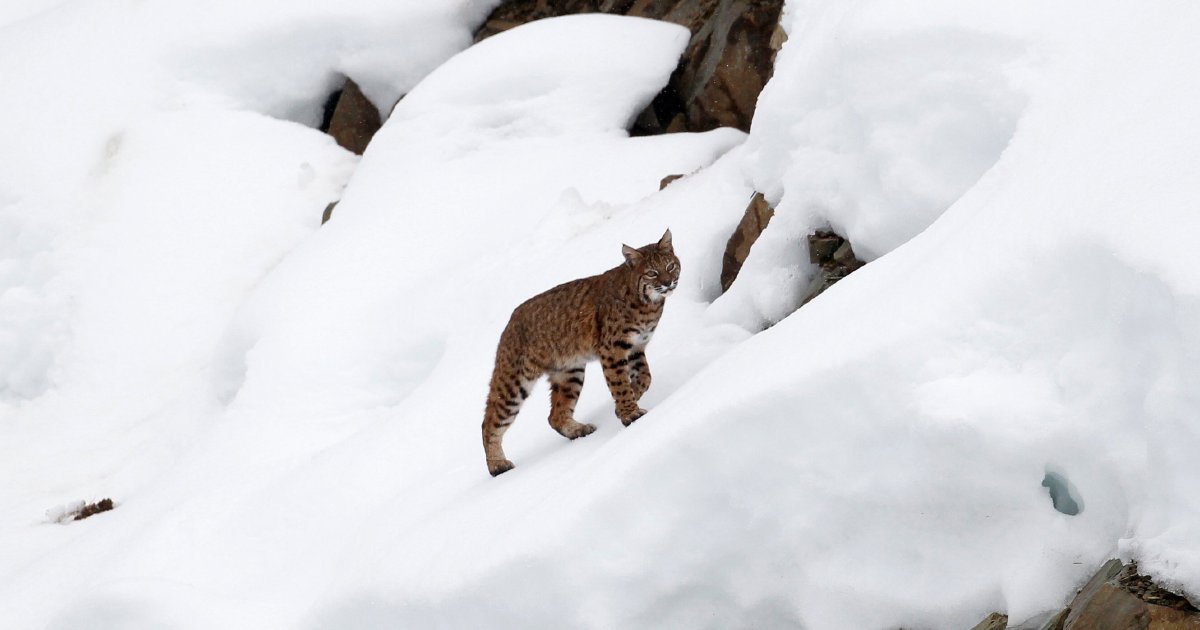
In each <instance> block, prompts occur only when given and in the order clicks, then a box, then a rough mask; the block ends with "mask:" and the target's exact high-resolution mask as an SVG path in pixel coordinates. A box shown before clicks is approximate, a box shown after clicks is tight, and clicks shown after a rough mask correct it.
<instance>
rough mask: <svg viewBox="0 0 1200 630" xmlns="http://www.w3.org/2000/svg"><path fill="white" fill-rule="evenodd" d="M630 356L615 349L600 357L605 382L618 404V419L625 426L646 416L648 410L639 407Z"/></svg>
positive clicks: (623, 351) (626, 351)
mask: <svg viewBox="0 0 1200 630" xmlns="http://www.w3.org/2000/svg"><path fill="white" fill-rule="evenodd" d="M629 354H630V353H629V351H628V350H624V349H621V348H618V347H613V348H609V349H608V350H607V352H605V353H603V354H602V355H601V356H600V365H601V366H602V367H603V368H604V380H605V381H606V382H607V383H608V391H609V392H611V393H612V397H613V401H615V402H616V403H617V417H618V418H620V419H621V424H623V425H625V426H629V425H630V424H633V421H634V420H637V419H638V418H641V417H642V416H644V415H645V414H646V410H645V409H642V408H641V407H639V406H638V404H637V396H636V395H634V389H633V383H631V382H630V380H629Z"/></svg>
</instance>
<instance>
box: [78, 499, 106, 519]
mask: <svg viewBox="0 0 1200 630" xmlns="http://www.w3.org/2000/svg"><path fill="white" fill-rule="evenodd" d="M111 509H113V500H112V499H100V500H99V501H97V502H95V503H88V504H87V505H84V506H83V507H82V508H81V509H80V510H79V513H78V514H76V515H75V520H77V521H82V520H83V519H85V518H89V517H92V516H95V515H97V514H99V513H101V512H107V511H109V510H111Z"/></svg>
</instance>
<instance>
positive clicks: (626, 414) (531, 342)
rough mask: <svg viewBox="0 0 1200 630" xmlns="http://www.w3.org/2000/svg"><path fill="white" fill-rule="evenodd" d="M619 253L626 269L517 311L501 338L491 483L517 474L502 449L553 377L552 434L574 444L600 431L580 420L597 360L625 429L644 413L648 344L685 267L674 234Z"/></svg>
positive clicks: (489, 441) (490, 428)
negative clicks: (536, 389)
mask: <svg viewBox="0 0 1200 630" xmlns="http://www.w3.org/2000/svg"><path fill="white" fill-rule="evenodd" d="M621 253H622V254H624V256H625V262H624V263H623V264H621V265H618V266H616V267H614V268H612V269H609V270H608V271H606V272H604V273H602V274H600V275H598V276H591V277H588V278H581V279H579V280H572V281H571V282H567V283H565V284H560V285H558V286H557V287H554V288H553V289H550V290H549V291H546V292H545V293H542V294H539V295H537V296H534V297H532V298H530V299H529V300H526V301H525V302H524V303H523V304H521V305H520V306H518V307H517V308H516V309H515V310H514V311H513V314H512V317H511V318H510V319H509V320H508V326H506V327H505V328H504V332H503V333H502V334H501V335H500V345H499V347H498V348H497V349H496V367H495V369H494V370H493V372H492V384H491V390H490V391H489V392H488V399H487V408H486V409H485V411H484V415H483V450H484V454H485V456H486V457H487V467H488V472H490V473H492V476H496V475H499V474H500V473H503V472H507V471H509V470H512V468H513V463H512V462H511V461H509V460H508V459H507V458H506V457H505V456H504V449H503V448H502V447H501V441H502V440H503V439H504V432H505V431H507V430H508V427H509V425H511V424H512V423H513V421H514V420H516V417H517V412H518V411H520V409H521V404H522V403H524V402H525V399H526V398H527V397H528V396H529V389H530V387H531V386H532V385H533V383H534V381H536V380H537V379H538V378H540V377H541V376H542V374H547V375H549V377H550V426H551V427H553V428H554V430H555V431H558V432H559V433H561V434H562V435H564V436H566V437H568V438H570V439H572V440H573V439H575V438H579V437H583V436H585V435H589V434H591V433H592V432H593V431H595V430H596V427H595V426H594V425H591V424H581V423H579V422H576V421H575V418H574V413H575V402H576V400H577V399H578V398H579V392H580V390H581V389H582V388H583V375H584V369H583V368H584V365H585V364H586V363H587V362H588V361H590V360H592V359H597V358H598V359H600V365H601V366H603V368H604V380H605V381H607V382H608V389H609V392H611V393H612V397H613V400H614V401H615V402H616V404H617V409H616V411H617V417H618V418H620V420H621V423H622V424H624V425H625V426H629V425H630V423H632V422H633V421H634V420H637V419H638V418H640V417H642V415H643V414H645V413H646V410H645V409H642V408H641V407H639V406H638V400H639V399H641V397H642V394H644V393H645V392H646V390H647V389H649V388H650V364H649V363H648V362H647V361H646V344H648V343H650V337H651V336H653V335H654V330H655V328H657V327H658V320H659V318H660V317H662V312H663V305H664V304H665V302H666V298H667V296H668V295H670V294H671V292H672V291H674V290H675V286H676V285H677V284H678V283H679V271H680V269H679V259H678V258H676V257H675V251H674V249H673V248H672V247H671V230H667V231H666V232H665V233H664V234H663V236H662V238H661V239H659V241H658V242H657V243H651V244H649V245H646V246H645V247H639V248H637V249H634V248H632V247H630V246H628V245H622V246H621Z"/></svg>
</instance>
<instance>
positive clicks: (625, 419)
mask: <svg viewBox="0 0 1200 630" xmlns="http://www.w3.org/2000/svg"><path fill="white" fill-rule="evenodd" d="M644 415H646V410H645V409H642V408H641V407H635V408H634V409H633V411H629V412H627V413H623V414H621V415H620V416H619V417H620V418H621V424H623V425H625V426H629V425H631V424H633V423H634V421H635V420H637V419H638V418H641V417H642V416H644Z"/></svg>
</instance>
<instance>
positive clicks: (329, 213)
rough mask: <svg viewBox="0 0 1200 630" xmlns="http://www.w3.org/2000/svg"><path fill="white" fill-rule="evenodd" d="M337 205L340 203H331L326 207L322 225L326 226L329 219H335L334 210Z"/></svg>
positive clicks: (322, 216)
mask: <svg viewBox="0 0 1200 630" xmlns="http://www.w3.org/2000/svg"><path fill="white" fill-rule="evenodd" d="M337 205H338V202H336V201H331V202H329V205H327V206H325V212H323V213H321V225H325V224H326V223H328V222H329V219H331V218H333V209H334V208H336V207H337Z"/></svg>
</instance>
